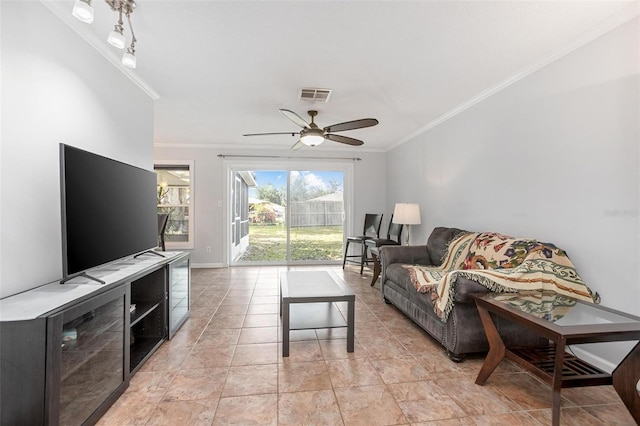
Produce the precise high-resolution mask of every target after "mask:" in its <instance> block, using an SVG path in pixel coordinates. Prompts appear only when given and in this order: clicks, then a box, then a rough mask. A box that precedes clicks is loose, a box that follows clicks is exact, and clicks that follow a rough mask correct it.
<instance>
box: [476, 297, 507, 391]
mask: <svg viewBox="0 0 640 426" xmlns="http://www.w3.org/2000/svg"><path fill="white" fill-rule="evenodd" d="M476 306H477V308H478V314H480V321H482V327H483V328H484V332H485V334H486V335H487V340H488V341H489V352H488V353H487V357H486V358H485V359H484V363H483V364H482V368H480V372H479V373H478V377H477V378H476V385H484V382H485V381H486V380H487V379H488V378H489V376H490V375H491V373H493V370H495V369H496V367H497V366H498V364H500V361H502V359H503V358H504V356H505V353H506V347H505V346H504V342H503V341H502V337H500V333H498V329H497V328H496V325H495V324H494V323H493V320H492V319H491V315H489V312H488V311H487V310H486V309H485V308H483V307H481V306H480V305H476Z"/></svg>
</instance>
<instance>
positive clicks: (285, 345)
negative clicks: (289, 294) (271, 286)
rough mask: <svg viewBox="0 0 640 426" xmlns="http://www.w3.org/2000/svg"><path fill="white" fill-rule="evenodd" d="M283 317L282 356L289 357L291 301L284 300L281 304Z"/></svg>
mask: <svg viewBox="0 0 640 426" xmlns="http://www.w3.org/2000/svg"><path fill="white" fill-rule="evenodd" d="M280 307H281V308H280V309H281V310H280V314H281V315H282V356H283V357H285V356H289V307H290V304H289V299H285V298H282V301H281V302H280Z"/></svg>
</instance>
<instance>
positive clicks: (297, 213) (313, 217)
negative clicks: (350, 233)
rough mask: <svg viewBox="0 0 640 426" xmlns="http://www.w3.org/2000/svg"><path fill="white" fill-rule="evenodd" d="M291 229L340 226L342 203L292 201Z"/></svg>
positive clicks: (290, 206)
mask: <svg viewBox="0 0 640 426" xmlns="http://www.w3.org/2000/svg"><path fill="white" fill-rule="evenodd" d="M289 208H290V209H291V211H290V214H291V227H292V228H295V227H305V226H340V225H342V223H343V212H344V203H343V202H342V201H322V200H320V201H294V202H292V203H290V205H289Z"/></svg>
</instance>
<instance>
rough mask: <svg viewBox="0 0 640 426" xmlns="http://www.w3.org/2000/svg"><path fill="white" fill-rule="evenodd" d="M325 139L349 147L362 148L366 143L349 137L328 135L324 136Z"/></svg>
mask: <svg viewBox="0 0 640 426" xmlns="http://www.w3.org/2000/svg"><path fill="white" fill-rule="evenodd" d="M324 138H325V139H329V140H330V141H334V142H340V143H346V144H347V145H353V146H360V145H363V144H364V142H362V141H361V140H359V139H354V138H350V137H348V136H342V135H332V134H327V135H324Z"/></svg>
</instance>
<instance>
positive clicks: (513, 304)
mask: <svg viewBox="0 0 640 426" xmlns="http://www.w3.org/2000/svg"><path fill="white" fill-rule="evenodd" d="M474 298H475V301H476V305H477V307H478V313H479V314H480V320H481V321H482V325H483V327H484V330H485V333H486V335H487V340H488V341H489V353H488V354H487V357H486V358H485V361H484V363H483V364H482V368H481V369H480V372H479V373H478V377H477V378H476V384H478V385H483V384H484V383H485V381H486V380H487V379H488V378H489V376H490V375H491V373H492V372H493V370H494V369H495V368H496V367H497V366H498V364H499V363H500V361H501V360H502V359H503V358H509V359H511V360H513V361H514V362H515V363H517V364H518V365H520V366H521V367H523V368H525V369H526V370H528V371H530V372H532V373H533V374H535V375H536V376H537V377H539V378H540V379H542V380H543V381H545V382H546V383H548V384H550V385H551V386H552V388H553V396H552V402H553V408H552V413H553V417H552V424H553V425H554V426H556V425H559V424H560V390H561V389H562V388H567V387H582V386H599V385H609V384H613V387H614V388H615V390H616V392H618V395H620V398H621V399H622V401H623V402H624V404H625V406H626V407H627V409H628V410H629V413H631V416H632V417H633V418H634V419H635V421H636V422H637V423H638V424H640V395H639V394H638V391H637V389H636V386H637V383H638V381H639V380H640V343H638V344H636V345H635V347H634V348H633V349H632V350H631V352H629V354H628V355H627V356H626V357H625V358H624V359H623V360H622V362H621V363H620V364H619V365H618V366H617V367H616V369H615V370H614V371H613V373H612V374H608V373H606V372H604V371H601V370H600V369H598V368H596V367H594V366H592V365H590V364H588V363H586V362H585V361H583V360H581V359H579V358H577V357H576V356H574V355H571V354H569V353H566V352H565V349H566V347H567V346H568V345H572V344H582V343H595V342H616V341H630V340H631V341H633V340H640V318H639V317H636V316H634V315H630V314H626V313H624V312H620V311H616V310H614V309H610V308H606V307H604V306H600V305H596V304H591V303H585V302H582V301H579V300H575V299H571V298H569V297H566V296H561V295H555V294H549V293H483V294H475V295H474ZM536 300H539V302H540V303H538V304H537V305H536ZM490 313H493V314H494V315H497V316H499V317H503V318H505V319H508V320H510V321H512V322H515V323H518V324H520V325H522V326H524V327H526V328H529V329H531V330H533V331H534V332H536V333H538V334H539V335H540V336H543V337H546V338H548V339H549V340H550V341H551V342H553V345H551V346H544V347H540V348H507V347H505V344H504V342H503V341H502V338H501V337H500V334H499V333H498V330H497V328H496V326H495V324H494V323H493V320H492V319H491V315H490ZM534 313H535V315H534Z"/></svg>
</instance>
